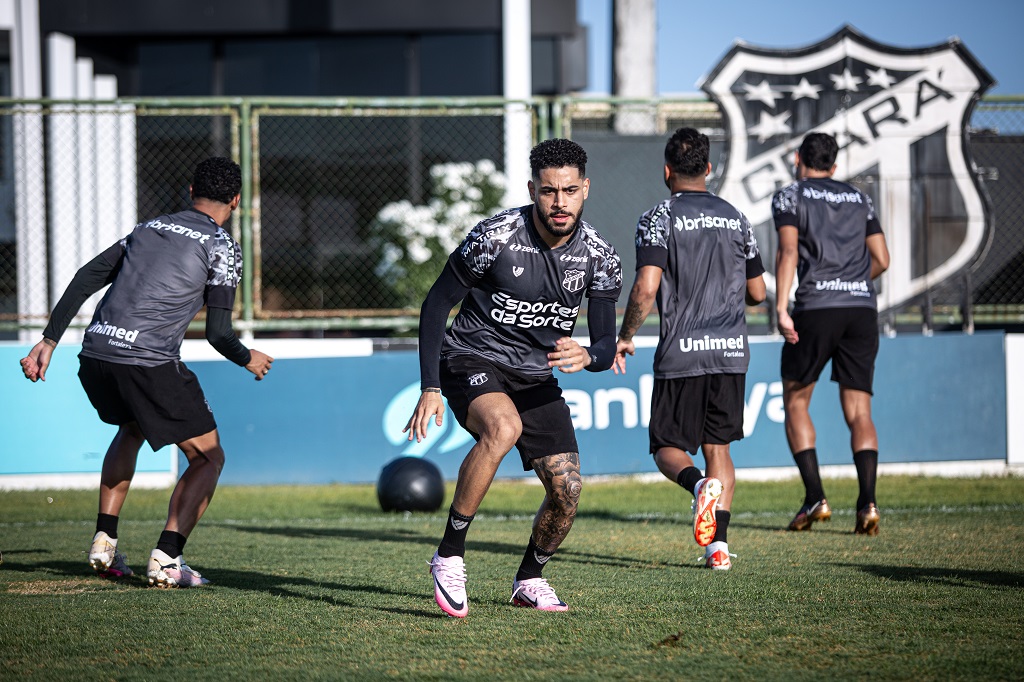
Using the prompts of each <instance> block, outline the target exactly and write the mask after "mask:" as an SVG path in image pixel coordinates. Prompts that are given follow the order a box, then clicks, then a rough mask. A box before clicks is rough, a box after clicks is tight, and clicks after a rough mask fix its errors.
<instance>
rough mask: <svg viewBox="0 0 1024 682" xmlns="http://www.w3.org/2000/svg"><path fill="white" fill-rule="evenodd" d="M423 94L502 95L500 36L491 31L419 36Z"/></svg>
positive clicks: (435, 95) (421, 88)
mask: <svg viewBox="0 0 1024 682" xmlns="http://www.w3.org/2000/svg"><path fill="white" fill-rule="evenodd" d="M419 72H420V92H419V94H420V95H422V96H424V97H441V96H448V97H494V96H499V95H501V39H500V35H498V34H493V33H476V34H436V35H424V36H423V37H422V38H421V40H420V64H419Z"/></svg>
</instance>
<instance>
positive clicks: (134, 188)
mask: <svg viewBox="0 0 1024 682" xmlns="http://www.w3.org/2000/svg"><path fill="white" fill-rule="evenodd" d="M118 111H119V112H120V113H119V114H118V117H117V133H118V140H119V141H118V145H117V155H118V158H117V160H116V163H115V168H117V202H118V205H117V220H116V223H117V224H116V225H113V226H111V230H113V231H114V232H115V239H116V238H117V236H121V237H123V236H125V235H126V234H128V233H129V232H131V229H132V228H133V227H135V225H136V223H138V222H139V208H138V181H139V180H138V174H137V165H138V162H137V161H136V146H137V145H136V141H135V140H136V137H135V133H136V128H135V107H133V106H132V105H130V104H122V105H120V106H119V107H118ZM110 243H111V244H113V243H114V242H113V241H111V242H110ZM175 466H177V460H176V459H175Z"/></svg>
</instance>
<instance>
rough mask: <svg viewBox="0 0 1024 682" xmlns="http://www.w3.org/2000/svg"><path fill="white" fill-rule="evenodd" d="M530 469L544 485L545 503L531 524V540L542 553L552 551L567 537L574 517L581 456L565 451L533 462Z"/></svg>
mask: <svg viewBox="0 0 1024 682" xmlns="http://www.w3.org/2000/svg"><path fill="white" fill-rule="evenodd" d="M533 470H534V471H536V472H537V476H538V477H540V480H541V482H542V483H543V484H544V490H545V492H546V494H545V495H544V502H543V503H542V504H541V505H540V509H539V510H538V511H537V516H536V518H535V519H534V521H533V540H534V542H535V543H536V544H537V546H538V547H539V548H541V549H542V550H543V551H545V552H554V551H555V550H556V549H558V546H559V545H560V544H562V540H564V539H565V536H566V535H568V534H569V529H570V528H572V522H573V520H574V519H575V518H576V507H577V506H578V505H579V502H580V491H581V490H582V488H583V480H582V479H581V478H580V456H579V454H578V453H575V452H564V453H561V454H558V455H551V456H550V457H541V458H539V459H535V460H533Z"/></svg>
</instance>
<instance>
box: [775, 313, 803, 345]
mask: <svg viewBox="0 0 1024 682" xmlns="http://www.w3.org/2000/svg"><path fill="white" fill-rule="evenodd" d="M778 313H779V332H780V333H781V334H782V338H784V339H786V343H796V342H797V341H799V340H800V335H799V334H797V333H796V327H795V326H794V324H793V318H792V317H790V316H789V312H788V311H786V310H780V311H778Z"/></svg>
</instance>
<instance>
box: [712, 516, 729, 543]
mask: <svg viewBox="0 0 1024 682" xmlns="http://www.w3.org/2000/svg"><path fill="white" fill-rule="evenodd" d="M731 517H732V513H731V512H730V511H729V510H728V509H719V510H718V511H716V512H715V521H716V522H717V523H718V526H717V528H715V539H714V540H712V542H729V541H728V540H727V539H726V536H727V534H728V532H729V519H730V518H731Z"/></svg>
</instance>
